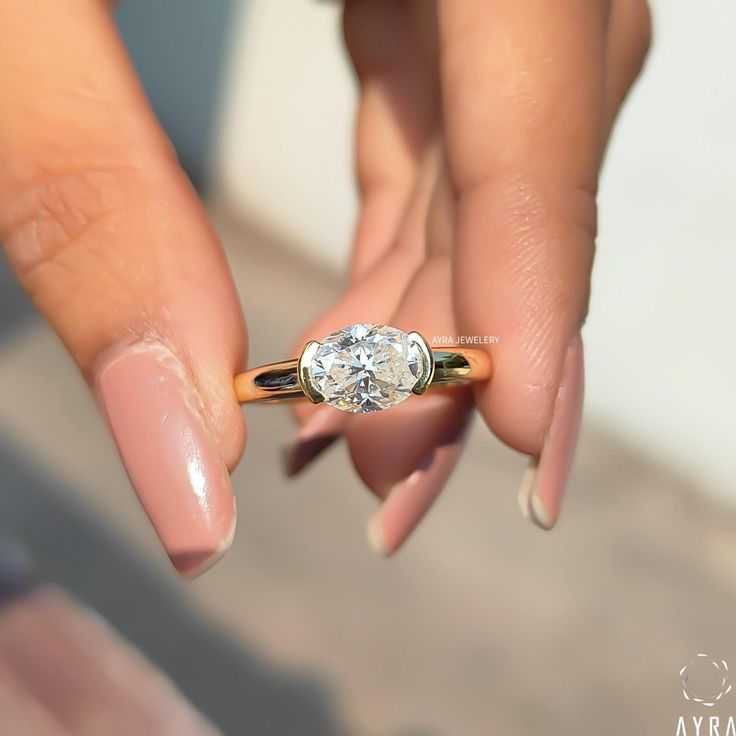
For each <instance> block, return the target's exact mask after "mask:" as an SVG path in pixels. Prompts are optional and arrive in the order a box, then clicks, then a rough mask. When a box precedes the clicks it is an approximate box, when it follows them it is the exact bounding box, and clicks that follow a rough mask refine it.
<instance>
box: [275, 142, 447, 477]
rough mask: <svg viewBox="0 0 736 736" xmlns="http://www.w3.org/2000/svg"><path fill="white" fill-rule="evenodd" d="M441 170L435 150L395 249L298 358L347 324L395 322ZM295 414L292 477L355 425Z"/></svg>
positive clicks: (330, 415)
mask: <svg viewBox="0 0 736 736" xmlns="http://www.w3.org/2000/svg"><path fill="white" fill-rule="evenodd" d="M438 167H439V154H438V152H437V151H436V150H434V149H430V150H428V151H427V152H425V155H424V158H423V161H422V164H421V166H420V174H419V176H418V180H417V182H416V185H415V190H414V193H413V196H412V200H411V202H410V204H409V206H408V208H407V211H406V213H405V214H404V218H403V221H402V224H401V227H400V229H399V232H398V234H397V237H396V242H395V243H394V246H393V247H392V249H391V250H390V251H389V252H388V253H387V254H386V256H385V257H384V258H383V259H382V260H381V262H380V263H379V264H377V265H376V267H375V268H374V269H373V270H372V271H371V272H370V273H368V274H367V275H366V276H365V277H364V278H363V279H362V280H361V281H359V282H358V283H356V284H354V285H353V286H352V287H351V288H350V289H349V290H348V292H347V293H346V294H345V295H344V296H343V297H342V298H341V299H340V300H339V301H338V302H337V304H335V305H334V306H333V307H332V308H330V309H329V310H328V311H327V312H325V313H324V314H323V315H321V316H320V317H319V319H318V320H317V321H316V322H315V323H313V324H312V325H311V326H310V327H309V328H308V329H307V331H306V332H305V333H304V334H303V335H302V337H301V338H300V339H299V340H298V341H297V344H296V345H295V347H294V355H299V354H300V352H301V350H302V348H303V346H304V345H305V344H306V342H308V341H309V340H320V339H322V338H323V337H324V336H325V335H328V334H330V333H331V332H333V331H335V330H337V329H340V328H341V327H345V326H346V325H350V324H353V323H356V322H376V323H385V322H390V319H391V316H392V315H393V314H394V312H395V311H396V309H397V307H398V305H399V303H400V301H401V299H402V297H403V294H404V291H405V289H406V285H407V284H408V283H409V281H410V280H411V278H412V275H413V274H414V273H415V272H416V270H417V269H418V268H419V266H420V265H421V263H422V261H423V258H424V229H425V222H426V217H427V210H428V208H429V202H430V199H431V196H432V186H433V183H434V181H435V179H436V176H437V170H438ZM293 411H294V414H295V415H296V417H297V419H298V421H300V423H301V426H300V428H299V429H298V431H297V433H296V435H295V437H294V439H293V440H292V442H291V443H290V445H289V447H288V448H287V450H286V452H285V454H284V467H285V471H286V474H287V475H289V476H293V475H295V474H297V473H299V472H301V470H303V469H304V468H305V467H306V466H307V465H308V464H309V463H311V462H312V461H313V460H314V459H315V458H316V457H318V456H319V455H320V454H321V453H322V452H323V451H324V450H325V449H326V448H327V447H329V446H330V445H331V444H332V442H334V440H335V439H336V438H337V437H339V436H340V435H341V434H342V432H343V431H344V429H345V427H346V426H347V424H348V423H349V422H350V421H351V417H350V415H349V414H345V413H343V412H340V411H335V410H334V409H333V408H332V407H329V406H313V405H311V404H307V403H306V402H305V403H303V404H301V405H297V406H295V407H294V408H293Z"/></svg>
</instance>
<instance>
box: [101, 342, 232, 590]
mask: <svg viewBox="0 0 736 736" xmlns="http://www.w3.org/2000/svg"><path fill="white" fill-rule="evenodd" d="M97 389H98V395H99V398H100V402H101V404H102V406H103V409H104V412H105V414H106V416H107V420H108V422H109V424H110V427H111V429H112V433H113V436H114V438H115V442H116V444H117V446H118V450H119V452H120V456H121V458H122V460H123V463H124V465H125V469H126V471H127V473H128V477H129V478H130V481H131V483H132V484H133V487H134V488H135V491H136V493H137V494H138V498H139V499H140V502H141V504H142V505H143V508H144V509H145V511H146V513H147V514H148V518H149V519H150V520H151V523H152V524H153V527H154V529H155V530H156V532H157V534H158V536H159V537H160V539H161V542H162V544H163V546H164V548H165V549H166V551H167V553H168V555H169V557H170V558H171V561H172V563H173V564H174V566H175V567H176V569H177V570H178V571H179V572H180V573H182V574H183V575H186V576H188V577H194V576H196V575H198V574H200V573H202V572H204V571H205V570H206V569H207V568H209V567H211V566H212V565H213V564H214V563H215V562H216V561H217V560H218V559H219V558H220V557H221V556H222V555H223V554H224V553H225V552H226V551H227V549H228V548H229V547H230V545H231V543H232V540H233V536H234V534H235V519H236V513H235V500H234V497H233V493H232V487H231V485H230V476H229V473H228V471H227V468H226V467H225V463H224V462H223V459H222V457H221V455H220V453H219V451H218V450H217V447H216V445H215V442H214V440H213V438H212V437H211V436H210V434H209V433H208V431H207V429H206V427H205V424H204V421H203V418H202V411H201V402H200V400H199V396H198V394H197V392H196V389H195V388H194V386H193V384H192V382H191V380H190V379H189V375H188V373H187V371H186V369H185V368H184V366H183V365H182V363H181V362H180V361H179V359H178V358H177V357H176V356H175V355H174V353H173V352H172V351H171V350H170V349H169V348H167V347H166V346H165V345H163V344H162V343H159V342H153V341H150V342H149V341H139V342H136V343H134V344H132V345H121V346H119V347H116V348H114V349H113V350H111V351H110V352H109V353H107V355H106V356H104V357H103V359H102V361H101V363H100V367H99V369H98V372H97Z"/></svg>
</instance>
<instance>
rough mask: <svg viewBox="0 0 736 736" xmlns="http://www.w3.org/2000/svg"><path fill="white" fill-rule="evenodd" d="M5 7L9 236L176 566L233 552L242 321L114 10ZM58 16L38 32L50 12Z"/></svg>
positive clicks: (5, 233) (186, 570)
mask: <svg viewBox="0 0 736 736" xmlns="http://www.w3.org/2000/svg"><path fill="white" fill-rule="evenodd" d="M71 4H72V5H73V6H74V8H73V17H74V18H75V21H74V23H70V22H69V21H68V18H69V17H70V15H69V13H70V8H69V3H63V4H59V3H56V2H55V1H54V0H33V2H29V3H22V4H18V3H5V4H2V5H0V99H2V100H3V115H2V119H1V120H0V238H2V240H3V241H4V245H5V249H6V253H7V256H8V258H9V260H10V263H11V265H12V267H13V269H14V271H15V272H16V274H17V275H18V278H19V279H20V281H21V282H22V284H23V286H24V287H25V289H26V290H27V291H28V293H29V294H30V296H31V297H32V299H33V301H34V302H35V304H36V306H37V307H38V308H39V310H40V311H41V312H42V313H43V315H44V316H45V317H46V319H47V320H48V321H49V322H50V323H51V325H52V327H53V328H54V329H55V330H56V331H57V332H58V334H59V335H60V337H61V339H62V340H63V342H64V344H65V345H66V347H67V348H68V350H69V351H70V353H71V354H72V356H73V357H74V359H75V360H76V361H77V363H78V365H79V367H80V369H81V370H82V372H83V374H84V376H85V378H86V379H87V381H88V382H89V383H90V385H91V386H92V388H93V389H94V391H95V393H96V396H97V397H98V399H99V403H100V405H101V407H102V409H103V412H104V414H105V416H106V418H107V420H108V423H109V426H110V428H111V430H112V433H113V436H114V438H115V441H116V443H117V446H118V449H119V451H120V455H121V457H122V460H123V462H124V464H125V467H126V470H127V473H128V475H129V477H130V480H131V482H132V484H133V486H134V487H135V490H136V492H137V494H138V496H139V498H140V500H141V502H142V504H143V507H144V509H145V511H146V512H147V514H148V516H149V518H150V520H151V522H152V523H153V526H154V527H155V530H156V532H157V533H158V535H159V537H160V538H161V541H162V543H163V545H164V547H165V548H166V551H167V552H168V554H169V556H170V558H171V560H172V562H173V563H174V565H175V566H176V568H177V569H178V570H179V571H180V572H181V573H183V574H187V575H194V574H196V573H198V572H200V571H202V570H203V569H205V568H206V567H208V566H209V565H211V564H212V563H213V562H214V561H215V560H216V559H217V558H218V557H219V556H220V555H221V554H222V552H224V551H225V550H226V549H227V547H228V546H229V545H230V543H231V541H232V537H233V533H234V528H235V505H234V499H233V495H232V490H231V486H230V479H229V473H228V468H230V467H232V466H233V465H234V464H235V463H236V462H237V460H238V457H239V456H240V453H241V452H242V448H243V444H244V437H245V432H244V426H243V420H242V416H241V413H240V410H239V406H238V404H237V401H236V398H235V395H234V392H233V387H232V376H233V373H234V371H235V370H236V369H237V368H238V367H240V365H241V364H242V362H243V358H244V350H245V328H244V323H243V320H242V316H241V312H240V308H239V304H238V300H237V296H236V293H235V289H234V286H233V284H232V281H231V278H230V275H229V272H228V269H227V265H226V262H225V260H224V257H223V254H222V252H221V250H220V248H219V245H218V243H217V240H216V237H215V235H214V233H213V232H212V230H211V228H210V227H209V225H208V224H207V221H206V218H205V216H204V214H203V212H202V209H201V207H200V204H199V202H198V201H197V198H196V196H195V194H194V192H193V191H192V189H191V187H190V185H189V183H188V181H187V179H186V177H185V175H184V174H183V172H182V171H181V170H180V169H179V167H178V166H177V164H176V162H175V161H174V160H173V157H172V155H171V151H170V145H169V144H168V142H167V141H166V139H165V137H164V136H163V134H162V132H161V131H160V129H159V127H158V125H157V123H156V121H155V119H154V118H153V116H152V114H151V112H150V110H149V108H148V106H147V104H146V101H145V98H144V96H143V95H142V93H141V91H140V88H139V85H138V83H137V80H136V79H135V76H134V73H133V71H132V69H131V66H130V64H129V62H128V60H127V58H126V55H125V52H124V50H123V48H122V45H121V43H120V41H119V40H118V38H117V37H116V35H115V31H114V27H113V24H112V21H111V19H110V17H109V15H108V12H107V10H106V8H105V7H104V5H103V4H102V3H97V2H93V0H72V3H71ZM41 17H42V18H43V21H44V22H37V21H38V19H39V18H41Z"/></svg>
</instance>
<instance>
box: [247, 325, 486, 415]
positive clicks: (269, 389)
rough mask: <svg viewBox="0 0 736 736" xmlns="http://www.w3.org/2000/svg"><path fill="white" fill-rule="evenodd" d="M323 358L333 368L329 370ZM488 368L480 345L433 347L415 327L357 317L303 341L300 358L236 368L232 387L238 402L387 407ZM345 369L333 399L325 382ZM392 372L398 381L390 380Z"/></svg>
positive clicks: (477, 377)
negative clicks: (399, 327)
mask: <svg viewBox="0 0 736 736" xmlns="http://www.w3.org/2000/svg"><path fill="white" fill-rule="evenodd" d="M351 351H352V352H351ZM371 351H373V352H371ZM346 356H347V357H346ZM320 361H321V362H320ZM325 364H328V366H329V368H330V369H333V368H334V367H335V365H337V368H336V369H334V370H333V372H332V374H330V375H327V373H328V371H326V369H325ZM315 366H317V368H315ZM491 372H492V365H491V358H490V356H489V355H488V354H487V353H486V352H484V351H482V350H474V349H469V348H458V347H448V348H443V349H432V348H430V346H429V344H428V343H427V341H426V339H425V338H424V337H422V335H420V334H419V333H417V332H410V333H404V332H401V331H400V330H397V329H396V328H392V327H388V326H386V325H374V324H372V323H360V324H357V325H350V326H349V327H346V328H343V329H342V330H338V331H337V332H335V333H332V335H328V336H327V337H326V338H325V339H324V341H322V342H317V341H311V342H309V343H307V344H306V345H305V346H304V349H303V350H302V354H301V356H300V357H299V358H291V359H289V360H284V361H281V362H278V363H269V364H267V365H262V366H258V367H257V368H251V369H250V370H247V371H245V372H243V373H240V374H239V375H237V376H236V377H235V393H236V395H237V397H238V400H239V401H240V402H241V403H250V402H280V401H291V400H296V399H308V400H310V401H311V402H312V403H319V402H322V401H326V403H328V404H330V405H332V406H335V407H336V408H338V409H343V410H344V411H350V412H365V411H377V410H380V409H384V408H389V407H390V406H393V405H395V404H396V403H399V402H400V401H402V400H403V399H404V398H406V396H408V395H409V394H410V393H413V394H422V393H424V392H425V391H426V390H427V389H428V388H434V387H436V386H447V385H462V384H467V383H471V382H473V381H485V380H488V379H489V378H490V377H491ZM358 373H359V374H360V381H361V382H362V383H361V385H362V388H361V389H360V391H361V392H362V393H360V395H359V396H358V398H356V397H355V395H354V394H355V391H353V394H351V393H350V390H351V389H353V388H354V384H355V383H356V382H357V379H356V375H357V374H358ZM348 374H351V375H349V377H348V378H345V381H344V383H345V385H348V384H349V388H345V386H340V387H338V388H340V389H344V390H341V391H336V393H337V394H339V399H338V400H331V398H330V395H326V393H327V392H326V391H325V390H324V387H325V386H326V385H329V386H330V387H335V386H336V382H337V381H339V380H341V379H343V378H344V377H345V376H347V375H348ZM325 376H326V378H324V377H325ZM335 376H336V377H337V379H336V378H335ZM320 377H323V378H324V380H322V381H320ZM394 378H396V383H397V385H396V386H392V385H391V380H393V379H394ZM351 382H352V383H351ZM367 386H370V387H367ZM371 390H373V392H374V394H375V395H372V394H371Z"/></svg>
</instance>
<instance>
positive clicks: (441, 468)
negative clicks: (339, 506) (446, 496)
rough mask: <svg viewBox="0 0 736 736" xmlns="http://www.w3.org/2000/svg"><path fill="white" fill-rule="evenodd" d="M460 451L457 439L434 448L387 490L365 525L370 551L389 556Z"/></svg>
mask: <svg viewBox="0 0 736 736" xmlns="http://www.w3.org/2000/svg"><path fill="white" fill-rule="evenodd" d="M461 454H462V443H461V441H460V440H459V439H458V441H457V442H455V443H450V444H446V445H441V446H439V447H436V448H434V449H433V450H432V451H431V452H430V453H428V454H427V455H426V456H425V457H424V459H423V460H422V462H421V463H420V464H419V467H418V468H417V469H416V470H415V471H414V472H413V473H412V474H411V475H410V476H409V477H408V478H406V479H405V480H403V481H401V482H400V483H398V484H397V485H396V486H394V487H393V488H392V489H391V490H390V491H389V493H388V496H386V500H385V501H384V502H383V504H382V505H381V507H380V508H379V509H378V511H376V512H375V513H374V514H373V516H371V517H370V519H368V524H367V525H366V535H367V537H368V543H369V544H370V546H371V549H373V551H374V552H376V553H378V554H380V555H392V554H393V553H394V552H396V551H397V550H398V549H399V547H401V545H402V544H403V543H404V541H405V540H406V539H407V537H408V536H409V535H410V534H411V533H412V531H413V530H414V528H415V527H416V526H417V524H419V522H420V521H421V520H422V517H423V516H424V515H425V514H426V513H427V511H428V510H429V508H430V507H431V505H432V503H433V502H434V500H435V499H436V498H437V496H438V495H439V493H440V491H441V490H442V488H443V487H444V485H445V483H446V482H447V479H448V478H449V477H450V475H451V474H452V471H453V470H454V468H455V466H456V465H457V462H458V460H459V459H460V455H461Z"/></svg>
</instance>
